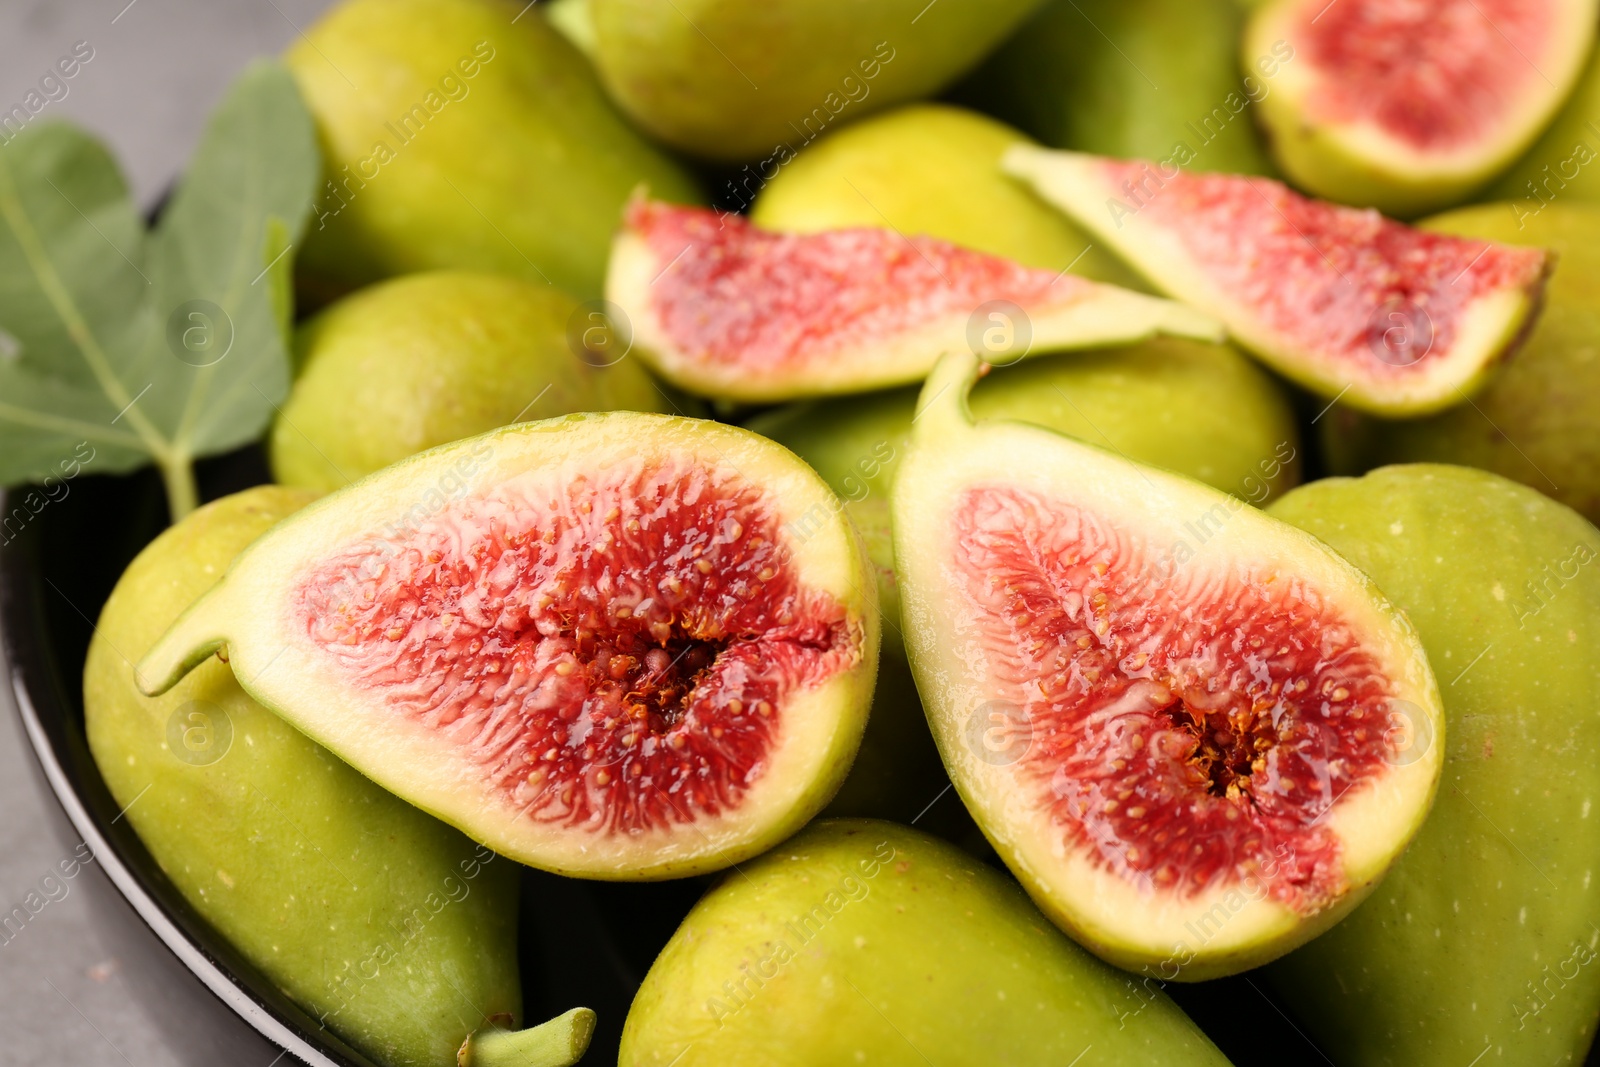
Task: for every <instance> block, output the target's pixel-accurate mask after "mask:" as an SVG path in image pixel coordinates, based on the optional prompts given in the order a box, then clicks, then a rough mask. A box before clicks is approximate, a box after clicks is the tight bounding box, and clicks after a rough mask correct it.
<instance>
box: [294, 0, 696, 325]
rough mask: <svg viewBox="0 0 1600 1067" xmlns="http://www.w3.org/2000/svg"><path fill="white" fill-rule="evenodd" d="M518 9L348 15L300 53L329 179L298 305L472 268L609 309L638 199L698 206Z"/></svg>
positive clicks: (480, 2)
mask: <svg viewBox="0 0 1600 1067" xmlns="http://www.w3.org/2000/svg"><path fill="white" fill-rule="evenodd" d="M522 7H523V5H522V4H521V3H512V2H510V0H343V2H341V3H339V4H337V5H335V6H334V7H333V8H332V9H331V10H330V11H329V12H328V13H327V14H326V15H324V16H323V17H322V18H321V19H320V20H319V21H317V22H316V23H315V24H313V25H310V26H307V27H306V29H305V32H304V33H302V34H300V35H299V36H298V37H297V38H296V39H295V42H294V44H293V45H292V46H291V47H290V48H289V50H288V52H287V53H286V54H285V57H284V58H285V61H286V62H287V63H288V65H289V68H290V70H292V71H293V73H294V75H295V80H296V81H297V82H298V83H299V85H300V91H301V93H302V94H303V95H304V96H305V99H306V103H307V105H309V107H310V108H311V112H312V115H313V117H314V118H315V119H316V122H317V132H318V136H319V138H320V141H321V144H322V150H323V156H324V158H325V160H326V171H327V179H328V184H327V185H326V186H325V187H324V189H323V190H322V191H321V193H320V195H319V197H318V200H317V202H316V209H315V216H316V217H315V218H314V219H313V221H312V223H311V224H310V225H309V226H308V228H307V235H308V237H307V241H306V245H305V247H304V248H303V249H297V250H296V253H295V254H296V263H295V269H296V272H297V279H298V282H299V286H300V289H301V291H302V293H303V294H305V295H308V296H310V297H312V298H314V299H316V300H317V301H319V302H321V301H326V300H329V299H332V298H334V297H336V296H339V295H341V294H342V293H345V292H348V291H350V290H351V289H354V288H356V287H358V286H361V285H364V284H367V283H370V282H373V281H377V280H379V279H381V278H387V277H391V276H393V275H396V274H405V273H410V272H413V271H420V270H432V269H438V268H462V269H468V270H486V271H493V272H496V273H501V274H509V275H512V276H515V277H521V278H525V279H527V280H528V281H531V282H537V283H539V284H541V285H550V284H553V285H555V286H558V287H560V288H563V289H566V290H568V291H569V292H572V293H575V294H577V295H578V296H579V297H581V298H586V299H587V298H591V297H597V296H599V295H600V291H601V288H602V283H603V279H604V275H605V265H606V256H607V253H608V251H609V249H610V247H611V234H612V231H613V230H614V229H615V228H616V225H617V217H618V215H619V214H620V212H621V210H622V205H623V203H624V202H625V201H626V200H627V198H628V196H629V195H630V194H631V193H632V192H633V190H634V189H635V188H636V187H637V186H639V185H640V184H644V185H647V186H649V188H650V190H651V192H652V193H653V194H654V195H655V196H657V197H660V198H663V199H668V200H684V201H690V202H693V201H697V200H698V199H699V197H700V192H699V189H698V187H697V186H696V183H695V181H694V180H693V179H692V178H691V177H689V175H688V174H687V173H686V172H685V171H684V170H683V169H682V168H681V167H680V166H679V165H678V164H677V163H676V162H675V161H673V160H672V159H670V158H668V157H667V156H666V155H665V154H664V153H662V152H661V151H660V150H659V149H657V148H656V147H655V146H653V145H651V144H649V143H647V142H646V141H645V140H644V139H643V138H642V137H640V136H639V134H638V133H637V132H635V131H634V130H633V129H632V128H631V127H630V126H629V125H628V124H627V123H626V122H625V121H624V120H623V119H622V117H621V116H620V115H619V114H617V112H616V110H615V108H613V107H612V105H611V102H610V101H609V100H607V99H606V96H605V93H604V91H603V90H602V89H601V87H600V83H599V80H598V79H597V78H596V76H595V73H594V69H593V68H592V66H591V65H590V63H589V61H588V59H587V58H585V57H584V55H583V54H582V53H581V52H580V51H579V50H578V49H577V48H576V47H575V46H574V45H573V44H572V42H571V41H569V40H568V39H567V38H566V37H565V36H563V35H562V34H561V33H560V32H559V31H557V30H556V29H555V28H554V27H552V26H551V25H549V24H548V23H547V22H546V21H545V19H544V18H543V17H542V12H541V11H538V10H534V11H529V12H525V13H522V14H521V16H520V17H519V12H520V11H521V9H522ZM419 113H420V118H421V122H420V127H421V128H420V130H419V129H418V128H417V127H418V125H419V123H418V116H419ZM380 146H382V147H381V148H380Z"/></svg>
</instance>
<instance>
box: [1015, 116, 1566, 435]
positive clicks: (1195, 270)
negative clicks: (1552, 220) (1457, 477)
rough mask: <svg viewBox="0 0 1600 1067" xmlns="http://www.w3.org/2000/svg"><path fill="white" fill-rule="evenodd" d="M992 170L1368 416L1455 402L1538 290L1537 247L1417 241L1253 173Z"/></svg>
mask: <svg viewBox="0 0 1600 1067" xmlns="http://www.w3.org/2000/svg"><path fill="white" fill-rule="evenodd" d="M1003 165H1004V166H1005V167H1006V168H1007V170H1008V171H1009V172H1010V173H1011V174H1013V175H1015V176H1017V177H1019V178H1022V179H1024V180H1026V181H1028V182H1029V183H1031V184H1032V185H1033V186H1034V188H1035V189H1037V190H1038V191H1039V192H1040V193H1041V194H1042V195H1043V196H1044V197H1045V198H1046V199H1047V200H1050V201H1051V202H1053V203H1054V204H1056V205H1057V206H1058V207H1060V208H1061V209H1062V210H1063V211H1065V212H1066V213H1067V214H1069V215H1071V216H1072V217H1073V218H1075V219H1077V220H1078V221H1079V222H1080V223H1082V224H1083V225H1084V226H1086V227H1088V228H1089V229H1090V230H1091V231H1092V232H1094V233H1095V234H1097V235H1098V236H1099V237H1100V238H1101V239H1102V240H1104V241H1106V242H1107V243H1108V244H1109V245H1110V246H1111V247H1112V248H1113V249H1115V250H1116V251H1117V252H1118V253H1120V254H1121V255H1122V256H1124V257H1125V258H1126V259H1127V260H1128V261H1129V262H1130V263H1131V264H1132V265H1133V266H1135V267H1137V268H1138V269H1139V270H1140V271H1142V272H1143V273H1144V274H1145V275H1146V276H1147V277H1149V278H1150V280H1151V281H1153V282H1154V283H1155V284H1156V286H1157V287H1158V288H1159V289H1161V290H1162V291H1163V292H1165V293H1167V294H1168V295H1170V296H1174V297H1177V298H1178V299H1180V300H1183V301H1185V302H1187V303H1190V304H1193V305H1194V306H1195V307H1200V308H1204V309H1206V310H1207V311H1209V312H1211V313H1213V314H1215V315H1216V316H1217V317H1218V318H1220V319H1221V320H1222V321H1223V322H1224V323H1226V324H1227V327H1228V331H1229V333H1230V334H1232V335H1233V337H1234V339H1235V340H1237V341H1238V342H1239V343H1240V344H1241V345H1243V346H1244V347H1246V348H1248V349H1249V350H1251V351H1252V352H1254V353H1255V354H1256V355H1257V356H1259V357H1260V358H1261V359H1262V360H1264V361H1265V362H1267V363H1269V364H1271V365H1272V366H1273V367H1274V368H1275V369H1277V370H1278V371H1280V372H1281V373H1283V374H1284V375H1286V376H1288V377H1290V378H1293V379H1294V380H1296V381H1298V382H1299V383H1300V384H1302V385H1304V386H1306V387H1307V388H1309V389H1312V390H1314V391H1316V392H1318V393H1320V394H1321V395H1323V396H1326V397H1329V398H1333V397H1339V398H1341V399H1342V400H1343V401H1344V402H1345V403H1347V404H1349V405H1350V406H1352V407H1356V408H1361V409H1363V410H1368V411H1373V412H1376V413H1380V414H1389V415H1417V414H1423V413H1426V412H1430V411H1435V410H1438V409H1439V408H1442V407H1446V406H1448V405H1450V404H1455V403H1460V402H1461V401H1463V400H1465V399H1466V398H1467V397H1468V396H1470V395H1471V393H1472V392H1473V391H1474V390H1475V389H1477V388H1478V387H1479V386H1481V385H1482V384H1483V381H1484V379H1485V377H1486V376H1487V374H1488V371H1489V368H1490V366H1491V365H1492V364H1493V363H1494V362H1495V361H1496V360H1497V359H1500V358H1502V357H1504V356H1505V355H1506V354H1507V353H1508V352H1509V351H1510V350H1511V349H1512V348H1513V347H1514V346H1515V345H1516V343H1517V342H1518V341H1519V340H1520V338H1521V336H1522V333H1523V331H1524V329H1525V327H1526V326H1527V324H1528V323H1529V321H1530V320H1531V319H1532V318H1533V317H1534V315H1535V313H1536V310H1537V308H1538V303H1539V299H1540V295H1541V294H1542V292H1543V287H1544V279H1545V274H1546V272H1547V268H1548V257H1547V256H1546V254H1545V253H1544V252H1542V251H1540V250H1539V249H1536V248H1516V247H1512V246H1509V245H1502V244H1496V243H1494V242H1491V241H1482V240H1474V239H1468V238H1461V237H1450V236H1446V235H1443V234H1437V233H1424V232H1422V231H1420V230H1414V229H1411V228H1410V227H1407V226H1404V225H1402V224H1400V223H1397V222H1394V221H1392V220H1390V219H1385V218H1384V217H1383V216H1381V215H1379V214H1378V213H1377V212H1376V211H1370V210H1358V209H1355V208H1347V207H1341V206H1339V205H1337V204H1329V203H1326V202H1323V201H1317V200H1308V199H1306V198H1305V197H1303V196H1300V195H1298V194H1297V193H1294V192H1293V191H1291V190H1290V189H1288V188H1287V187H1286V186H1284V185H1282V184H1281V183H1279V182H1275V181H1271V180H1269V179H1266V178H1254V177H1245V176H1238V175H1225V174H1190V173H1188V172H1186V171H1184V170H1182V169H1181V168H1179V167H1177V166H1168V165H1167V164H1163V163H1145V162H1140V161H1137V160H1131V161H1130V160H1116V159H1106V158H1104V157H1100V156H1088V155H1081V154H1078V153H1075V152H1050V151H1046V150H1043V149H1037V148H1031V147H1028V146H1018V147H1015V148H1013V149H1011V150H1010V151H1009V152H1007V153H1006V157H1005V160H1004V162H1003Z"/></svg>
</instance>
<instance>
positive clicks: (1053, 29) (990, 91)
mask: <svg viewBox="0 0 1600 1067" xmlns="http://www.w3.org/2000/svg"><path fill="white" fill-rule="evenodd" d="M1245 14H1246V12H1245V10H1244V9H1243V8H1241V7H1240V6H1239V5H1238V4H1237V3H1236V2H1235V0H1050V2H1049V3H1048V4H1046V5H1045V6H1044V7H1043V8H1042V9H1040V10H1039V12H1038V13H1037V14H1035V15H1034V16H1033V18H1031V19H1029V20H1028V21H1027V22H1025V23H1023V25H1022V26H1021V27H1020V28H1019V29H1018V30H1017V32H1016V33H1015V34H1013V35H1012V37H1011V39H1010V40H1009V41H1007V42H1006V43H1005V44H1004V45H1002V46H1001V47H1000V48H999V49H997V50H996V51H995V53H994V54H993V55H992V56H990V57H989V59H988V60H987V61H986V62H985V63H984V65H983V66H982V67H981V68H979V70H978V71H977V73H975V74H974V75H973V76H972V77H971V78H969V79H968V80H967V82H966V83H964V84H963V85H962V86H961V87H960V89H959V90H958V91H957V98H958V99H959V100H960V101H961V102H962V103H966V104H969V105H971V106H974V107H978V108H980V109H981V110H984V111H987V112H989V113H991V114H993V115H995V116H997V117H998V118H1001V119H1003V120H1005V121H1007V122H1010V123H1013V124H1015V125H1017V126H1019V127H1021V128H1022V129H1024V130H1026V131H1028V132H1029V133H1031V134H1033V136H1035V137H1037V138H1038V139H1039V140H1040V141H1042V142H1044V143H1045V144H1046V145H1049V146H1050V147H1052V148H1070V149H1074V150H1076V151H1080V152H1092V153H1095V154H1097V155H1104V156H1115V157H1117V158H1123V159H1149V160H1154V161H1159V162H1164V161H1169V160H1170V161H1171V163H1172V164H1173V165H1175V166H1181V167H1184V168H1186V169H1190V170H1198V171H1216V172H1227V173H1234V174H1267V175H1272V174H1275V173H1276V171H1275V168H1274V167H1273V165H1272V162H1271V160H1270V158H1269V157H1268V156H1267V153H1266V150H1265V148H1264V146H1263V145H1262V142H1261V139H1260V137H1259V136H1258V134H1257V133H1256V129H1255V123H1254V119H1253V116H1252V115H1251V111H1252V110H1253V109H1254V107H1255V106H1256V104H1257V103H1258V102H1259V101H1260V100H1262V99H1265V98H1266V96H1267V95H1268V94H1270V93H1271V91H1272V77H1271V76H1270V75H1268V74H1267V73H1266V72H1267V71H1269V70H1270V71H1271V72H1272V73H1273V74H1276V72H1277V69H1278V65H1279V64H1281V63H1282V62H1284V60H1283V59H1282V58H1281V57H1279V56H1267V57H1254V56H1252V57H1246V59H1247V62H1246V63H1245V66H1246V67H1249V68H1252V69H1253V71H1254V73H1253V74H1252V79H1253V80H1252V81H1249V82H1246V81H1245V80H1244V78H1243V77H1242V76H1241V74H1240V57H1239V55H1238V52H1239V40H1240V35H1241V34H1242V32H1243V26H1244V19H1245ZM1291 52H1292V50H1291ZM1258 60H1260V61H1261V63H1258ZM1292 61H1293V60H1292V59H1290V60H1288V62H1292ZM1263 64H1264V65H1263Z"/></svg>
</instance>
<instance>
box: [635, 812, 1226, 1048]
mask: <svg viewBox="0 0 1600 1067" xmlns="http://www.w3.org/2000/svg"><path fill="white" fill-rule="evenodd" d="M1089 1048H1092V1049H1093V1050H1094V1057H1095V1059H1094V1060H1093V1062H1100V1063H1116V1064H1126V1065H1137V1064H1151V1065H1155V1064H1159V1065H1162V1067H1187V1065H1191V1064H1195V1065H1198V1064H1226V1063H1227V1062H1228V1061H1227V1060H1226V1059H1225V1058H1224V1057H1223V1055H1222V1054H1221V1053H1220V1052H1218V1051H1217V1050H1216V1048H1215V1047H1214V1046H1213V1045H1212V1044H1211V1042H1210V1041H1208V1040H1207V1039H1206V1037H1205V1035H1203V1034H1202V1033H1201V1032H1200V1030H1199V1029H1198V1028H1197V1027H1196V1026H1195V1025H1194V1024H1193V1023H1192V1022H1190V1021H1189V1019H1188V1018H1187V1017H1186V1016H1185V1015H1184V1014H1183V1013H1182V1012H1181V1011H1180V1010H1179V1009H1178V1008H1177V1007H1176V1006H1175V1005H1174V1004H1173V1003H1172V1001H1171V1000H1169V999H1168V998H1167V996H1166V994H1164V993H1162V992H1160V991H1159V989H1156V988H1146V987H1144V986H1141V985H1139V984H1138V983H1137V982H1136V981H1135V980H1134V979H1133V978H1131V977H1130V976H1129V975H1126V974H1124V973H1122V972H1120V971H1117V970H1114V969H1112V968H1111V967H1109V966H1107V965H1105V964H1103V963H1101V962H1100V961H1099V960H1096V959H1095V958H1093V957H1092V956H1090V955H1089V954H1088V953H1087V952H1085V951H1083V950H1082V949H1080V948H1078V946H1076V945H1075V944H1073V943H1072V942H1071V941H1069V940H1068V939H1067V938H1066V937H1065V936H1063V935H1062V934H1060V933H1059V932H1058V931H1056V929H1055V928H1054V927H1052V926H1051V925H1050V923H1049V921H1048V920H1047V919H1046V918H1045V917H1044V916H1043V915H1041V914H1039V912H1038V911H1037V910H1036V909H1035V908H1034V907H1033V905H1032V904H1031V903H1030V902H1029V901H1028V899H1027V897H1026V896H1025V895H1024V894H1023V893H1022V891H1021V890H1020V889H1018V888H1017V886H1016V885H1015V884H1014V883H1012V882H1011V881H1010V880H1008V879H1007V878H1005V877H1004V876H1002V875H1001V874H1000V873H999V872H997V871H995V870H994V869H993V868H990V867H987V866H985V865H984V864H981V863H979V862H977V861H976V860H974V859H972V858H971V857H969V856H967V855H966V854H964V853H962V852H960V851H959V850H957V849H955V848H954V847H952V846H950V845H948V844H945V843H944V842H942V841H939V840H937V839H935V838H932V837H929V836H928V835H926V834H922V833H918V832H917V831H915V830H912V829H909V828H906V827H903V826H897V825H895V824H893V823H887V822H876V821H870V820H827V821H823V822H818V823H813V824H811V826H809V827H807V828H806V829H805V830H804V831H802V832H801V833H799V834H798V835H796V836H795V837H793V838H791V839H790V840H789V841H787V842H785V843H784V844H783V845H780V846H779V847H778V848H776V849H774V850H773V851H771V852H769V853H767V854H766V855H765V856H763V857H762V858H760V859H758V860H756V861H755V862H754V863H752V864H749V865H747V866H745V867H744V869H743V871H742V872H739V873H735V874H733V875H732V876H731V877H728V878H725V879H724V880H723V881H722V883H721V884H720V885H719V886H717V887H716V888H715V889H713V890H712V891H711V892H710V893H708V894H707V895H706V896H705V897H704V898H703V899H702V900H701V901H700V903H699V904H697V905H695V908H694V910H693V911H691V912H690V913H689V916H688V918H686V919H685V920H684V922H683V925H682V926H681V927H679V929H678V932H677V933H676V934H674V935H673V937H672V940H671V941H670V942H668V944H667V947H666V948H665V949H664V950H663V951H662V953H661V955H660V956H659V957H657V959H656V962H655V964H654V965H653V966H652V967H651V968H650V972H649V974H647V975H646V976H645V980H644V984H643V986H641V987H640V990H639V993H638V995H637V996H636V997H635V998H634V1002H633V1007H632V1009H631V1010H630V1011H629V1013H628V1021H627V1023H626V1025H625V1026H624V1028H623V1034H622V1055H621V1058H620V1061H619V1062H620V1064H621V1065H622V1067H645V1065H656V1067H667V1065H668V1064H672V1065H674V1067H696V1065H715V1067H724V1065H727V1064H740V1065H742V1067H836V1065H839V1064H852V1063H871V1064H886V1065H902V1064H903V1065H906V1067H926V1065H927V1064H929V1063H947V1064H980V1063H981V1064H989V1063H993V1064H1001V1063H1003V1064H1014V1065H1018V1067H1063V1065H1066V1064H1069V1063H1073V1062H1074V1057H1082V1056H1083V1054H1084V1052H1085V1051H1086V1049H1089Z"/></svg>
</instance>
